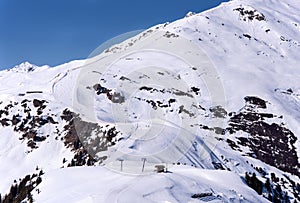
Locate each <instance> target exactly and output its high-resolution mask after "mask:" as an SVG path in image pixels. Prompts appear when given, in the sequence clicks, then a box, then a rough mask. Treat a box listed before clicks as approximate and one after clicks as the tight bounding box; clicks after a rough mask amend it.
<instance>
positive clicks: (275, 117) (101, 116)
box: [0, 0, 300, 202]
mask: <svg viewBox="0 0 300 203" xmlns="http://www.w3.org/2000/svg"><path fill="white" fill-rule="evenodd" d="M299 49H300V6H299V3H298V2H297V1H295V0H285V1H279V0H267V1H258V0H246V1H245V0H234V1H230V2H228V3H223V4H221V5H220V6H219V7H217V8H214V9H211V10H208V11H206V12H203V13H200V14H193V13H189V14H188V15H187V16H186V17H185V18H183V19H181V20H178V21H176V22H173V23H166V24H164V25H158V26H155V27H153V28H150V29H148V30H146V31H145V32H143V33H141V34H139V35H137V36H135V37H133V38H131V39H129V40H127V41H125V42H123V43H121V44H118V45H115V46H113V47H111V48H109V49H108V50H106V51H105V52H104V53H102V54H100V55H98V56H96V57H93V58H89V59H87V60H82V61H73V62H70V63H67V64H63V65H61V66H58V67H47V66H43V67H37V66H35V65H31V64H30V63H28V62H26V63H23V64H21V65H19V66H17V67H14V68H12V69H10V70H5V71H1V72H0V163H1V165H0V194H2V196H1V198H0V200H1V199H2V200H3V201H4V202H12V201H15V202H20V201H22V200H24V201H28V202H31V201H32V200H35V201H36V202H120V201H121V202H268V201H273V202H279V201H283V202H289V201H290V202H292V201H300V198H299V192H300V181H299V176H300V171H299V170H300V162H299V156H300V144H299V139H300V127H299V123H300V83H299V81H300V68H299V66H300V62H299V61H300V55H299V51H300V50H299ZM182 165H184V166H182ZM67 167H74V168H67ZM166 168H168V170H167V172H166V173H156V172H163V171H166ZM254 174H255V175H254ZM5 194H6V196H5Z"/></svg>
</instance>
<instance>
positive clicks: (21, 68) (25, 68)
mask: <svg viewBox="0 0 300 203" xmlns="http://www.w3.org/2000/svg"><path fill="white" fill-rule="evenodd" d="M36 68H38V66H37V65H34V64H31V63H30V62H28V61H25V62H23V63H21V64H19V65H16V66H15V67H13V68H11V69H9V70H10V71H13V72H23V73H28V72H32V71H34V70H35V69H36Z"/></svg>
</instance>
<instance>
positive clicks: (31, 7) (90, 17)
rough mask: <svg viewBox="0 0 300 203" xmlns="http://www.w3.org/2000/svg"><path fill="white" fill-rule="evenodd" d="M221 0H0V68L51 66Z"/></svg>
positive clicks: (80, 57) (222, 0) (206, 7)
mask: <svg viewBox="0 0 300 203" xmlns="http://www.w3.org/2000/svg"><path fill="white" fill-rule="evenodd" d="M226 1H227V0H211V1H200V0H186V1H183V0H163V1H161V0H151V1H148V0H147V1H146V0H143V1H140V0H128V1H121V0H118V1H117V0H110V1H104V0H73V1H71V0H64V1H63V2H62V1H58V0H52V1H50V0H44V1H38V0H26V1H17V0H0V28H1V32H0V70H2V69H6V68H11V67H14V66H16V65H18V64H20V63H22V62H24V61H29V62H30V63H33V64H36V65H38V66H42V65H50V66H56V65H59V64H62V63H66V62H69V61H72V60H76V59H84V58H86V57H87V56H88V55H89V54H90V53H91V52H92V51H93V50H94V49H96V48H97V47H98V46H99V45H100V44H101V43H103V42H105V41H106V40H109V39H110V38H112V37H115V36H117V35H120V34H123V33H126V32H130V31H133V30H141V29H147V28H149V27H151V26H154V25H156V24H160V23H165V22H171V21H174V20H177V19H180V18H183V17H184V16H185V14H186V13H187V12H189V11H193V12H197V13H199V12H202V11H204V10H207V9H210V8H213V7H215V6H217V5H219V4H220V3H221V2H226Z"/></svg>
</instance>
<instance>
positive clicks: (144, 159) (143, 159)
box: [142, 158, 147, 173]
mask: <svg viewBox="0 0 300 203" xmlns="http://www.w3.org/2000/svg"><path fill="white" fill-rule="evenodd" d="M146 160H147V159H146V158H142V161H143V167H142V173H143V172H144V169H145V162H146Z"/></svg>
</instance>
